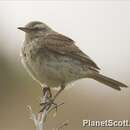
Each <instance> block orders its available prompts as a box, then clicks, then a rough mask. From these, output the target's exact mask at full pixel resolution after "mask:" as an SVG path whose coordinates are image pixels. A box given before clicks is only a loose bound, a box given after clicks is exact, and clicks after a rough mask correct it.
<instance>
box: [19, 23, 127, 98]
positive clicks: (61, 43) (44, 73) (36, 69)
mask: <svg viewBox="0 0 130 130" xmlns="http://www.w3.org/2000/svg"><path fill="white" fill-rule="evenodd" d="M19 29H20V30H22V31H24V32H25V41H24V44H23V47H22V61H23V63H24V65H25V66H26V68H27V70H28V72H29V73H30V74H31V76H32V77H33V79H35V80H36V81H37V82H38V83H40V84H41V85H42V84H46V85H47V87H48V88H52V87H59V86H60V87H61V89H60V91H59V92H58V93H57V94H56V95H55V97H56V96H57V95H58V94H59V93H60V92H61V91H62V90H63V89H64V88H65V86H66V85H67V84H68V83H70V82H73V81H75V80H78V79H82V78H92V79H94V80H96V81H99V82H101V83H103V84H105V85H107V86H110V87H112V88H114V89H116V90H121V87H127V85H125V84H123V83H121V82H119V81H116V80H114V79H112V78H109V77H106V76H104V75H102V74H100V73H99V70H100V69H99V67H98V66H97V65H96V64H95V62H94V61H93V60H92V59H91V58H90V57H89V56H87V55H86V54H85V53H83V52H82V51H81V50H80V49H79V48H78V47H77V46H76V45H75V42H74V41H73V40H72V39H71V38H68V37H66V36H64V35H62V34H60V33H58V32H56V31H54V30H52V29H51V28H50V27H48V26H47V25H46V24H44V23H42V22H39V21H33V22H30V23H28V24H27V25H26V26H25V27H19Z"/></svg>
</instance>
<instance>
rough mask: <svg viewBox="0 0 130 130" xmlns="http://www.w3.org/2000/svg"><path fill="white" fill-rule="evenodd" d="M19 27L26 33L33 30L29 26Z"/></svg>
mask: <svg viewBox="0 0 130 130" xmlns="http://www.w3.org/2000/svg"><path fill="white" fill-rule="evenodd" d="M18 29H20V30H22V31H24V32H26V33H29V32H31V29H30V28H27V27H18Z"/></svg>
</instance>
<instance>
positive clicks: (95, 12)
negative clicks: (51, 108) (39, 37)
mask: <svg viewBox="0 0 130 130" xmlns="http://www.w3.org/2000/svg"><path fill="white" fill-rule="evenodd" d="M129 13H130V3H129V2H103V1H102V2H83V1H82V2H72V1H71V2H63V1H62V2H58V1H57V2H56V1H55V2H53V1H50V2H47V1H46V2H40V1H39V2H36V1H35V2H31V1H30V2H29V1H27V2H26V1H21V2H18V1H15V2H9V1H6V2H4V1H3V2H2V1H1V2H0V17H1V22H0V130H33V129H35V128H34V125H33V123H32V121H31V120H29V113H28V111H27V108H26V106H27V105H31V106H32V109H33V110H34V111H35V112H37V111H38V110H39V104H38V103H39V97H40V95H41V89H40V86H39V85H38V84H37V83H35V81H33V80H32V79H31V77H30V76H29V75H28V74H27V72H26V70H25V69H24V67H23V66H22V64H21V61H20V56H19V52H20V47H21V45H22V42H23V40H24V33H22V32H20V31H19V30H17V27H18V26H24V25H25V24H26V23H27V22H29V21H32V20H41V21H44V20H45V22H46V21H48V22H47V23H48V24H49V25H50V26H52V27H54V26H55V29H56V30H57V31H59V32H61V33H63V34H66V35H67V36H70V37H71V38H73V39H75V40H76V41H78V42H77V45H78V46H79V47H80V48H81V49H83V50H84V52H85V53H87V54H88V55H90V57H92V59H94V61H95V62H96V63H97V64H98V65H99V67H101V68H102V71H101V72H102V73H104V74H106V75H108V76H111V77H113V78H115V79H117V80H120V81H122V82H124V83H126V84H128V86H130V69H129V66H130V51H129V50H130V44H129V43H130V24H129V23H130V18H129ZM63 16H64V17H63ZM81 19H82V20H81ZM53 91H54V90H53ZM129 99H130V89H129V88H127V89H124V90H122V91H120V92H118V91H115V90H113V89H111V88H109V87H107V86H104V85H102V84H100V83H97V82H96V81H94V80H90V79H83V80H80V81H76V82H75V83H74V84H73V85H69V86H68V89H66V90H65V91H64V92H63V93H62V94H61V95H60V96H59V97H58V99H57V102H64V103H65V105H64V106H62V107H61V108H59V109H58V112H57V116H56V117H55V118H53V117H52V114H50V115H49V117H48V119H47V122H46V130H49V129H52V128H54V127H55V126H56V125H58V124H59V123H61V122H64V121H65V120H69V126H67V127H66V128H64V129H69V130H80V129H89V128H82V120H84V119H90V120H107V119H112V120H124V119H125V120H130V101H129ZM94 129H98V128H94ZM102 129H106V130H107V129H122V128H102ZM123 129H127V130H129V128H123Z"/></svg>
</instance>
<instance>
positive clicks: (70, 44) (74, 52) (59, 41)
mask: <svg viewBox="0 0 130 130" xmlns="http://www.w3.org/2000/svg"><path fill="white" fill-rule="evenodd" d="M43 40H44V42H43V43H44V44H43V46H44V47H45V48H47V49H48V50H50V51H53V52H55V53H58V54H61V55H66V56H70V57H73V58H75V59H78V60H80V61H82V62H84V63H85V64H86V65H88V66H89V67H92V68H94V69H100V68H99V67H98V66H97V65H96V63H95V62H94V61H92V60H91V58H90V57H89V56H87V55H86V54H85V53H83V52H82V51H81V50H80V49H79V48H78V47H77V46H76V45H75V42H74V41H73V40H72V39H70V38H68V37H66V36H64V35H62V34H48V35H47V36H46V37H44V39H43Z"/></svg>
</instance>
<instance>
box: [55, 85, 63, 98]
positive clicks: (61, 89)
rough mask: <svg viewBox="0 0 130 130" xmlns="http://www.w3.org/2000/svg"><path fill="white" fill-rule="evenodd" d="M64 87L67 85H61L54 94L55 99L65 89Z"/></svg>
mask: <svg viewBox="0 0 130 130" xmlns="http://www.w3.org/2000/svg"><path fill="white" fill-rule="evenodd" d="M64 88H65V85H61V88H60V90H59V91H58V92H57V93H56V94H55V95H54V96H53V100H55V99H56V97H58V96H59V94H60V93H61V92H62V91H63V90H64Z"/></svg>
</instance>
